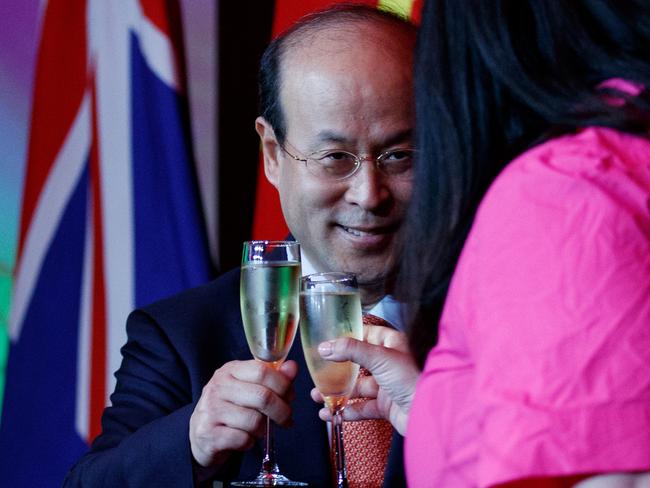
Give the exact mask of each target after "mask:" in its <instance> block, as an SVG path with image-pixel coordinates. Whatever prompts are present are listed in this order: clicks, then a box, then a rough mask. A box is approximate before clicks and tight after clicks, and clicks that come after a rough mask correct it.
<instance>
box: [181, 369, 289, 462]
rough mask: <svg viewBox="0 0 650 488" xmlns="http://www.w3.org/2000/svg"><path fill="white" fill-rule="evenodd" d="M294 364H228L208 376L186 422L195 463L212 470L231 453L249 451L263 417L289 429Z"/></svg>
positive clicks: (262, 430) (262, 431) (260, 433)
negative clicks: (276, 367)
mask: <svg viewBox="0 0 650 488" xmlns="http://www.w3.org/2000/svg"><path fill="white" fill-rule="evenodd" d="M297 371H298V368H297V365H296V363H295V361H287V362H285V363H284V364H282V366H281V367H280V368H279V370H277V371H276V370H274V369H272V368H270V367H268V366H265V365H264V364H263V363H260V362H259V361H255V360H249V361H231V362H229V363H226V364H224V365H223V366H222V367H221V368H219V369H218V370H216V371H215V372H214V375H212V378H211V379H210V381H209V382H208V383H207V384H206V385H205V386H204V387H203V391H202V393H201V398H200V399H199V401H198V403H197V405H196V408H195V409H194V412H193V413H192V417H191V418H190V445H191V448H192V455H193V456H194V459H195V461H196V462H197V463H198V464H199V465H200V466H203V467H217V466H220V465H221V464H223V463H224V462H225V460H226V459H227V457H228V456H229V454H230V453H231V452H232V451H245V450H247V449H250V448H251V447H252V446H253V445H254V443H255V440H256V439H258V438H262V437H263V436H264V434H265V431H266V418H265V416H267V415H268V417H269V418H270V419H271V420H272V421H274V422H275V423H276V424H278V425H282V426H289V425H290V424H291V422H292V420H291V408H290V407H289V402H290V401H291V400H292V398H293V388H292V384H293V380H294V378H295V377H296V373H297Z"/></svg>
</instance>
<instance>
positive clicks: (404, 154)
mask: <svg viewBox="0 0 650 488" xmlns="http://www.w3.org/2000/svg"><path fill="white" fill-rule="evenodd" d="M412 158H413V151H412V150H410V149H398V150H396V151H391V152H389V153H386V157H385V158H384V160H385V161H389V162H399V161H410V160H411V159H412Z"/></svg>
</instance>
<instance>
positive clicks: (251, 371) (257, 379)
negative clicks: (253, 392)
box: [228, 361, 297, 396]
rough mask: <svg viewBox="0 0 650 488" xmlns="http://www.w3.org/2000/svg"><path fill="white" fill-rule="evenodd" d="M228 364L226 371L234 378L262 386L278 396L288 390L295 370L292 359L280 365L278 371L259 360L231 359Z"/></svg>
mask: <svg viewBox="0 0 650 488" xmlns="http://www.w3.org/2000/svg"><path fill="white" fill-rule="evenodd" d="M230 365H231V366H230V368H229V371H228V372H229V373H230V375H231V376H232V377H233V378H234V379H236V380H238V381H243V382H246V383H251V384H254V385H260V386H264V387H266V388H268V389H270V390H272V391H273V392H274V393H276V394H278V395H280V396H283V395H284V394H285V393H286V392H287V391H289V387H290V386H291V383H292V381H293V378H294V377H295V375H296V372H297V366H296V364H295V362H294V361H290V362H288V363H287V364H286V365H282V366H283V367H281V369H280V371H276V370H274V369H273V368H271V367H269V366H266V365H265V364H263V363H261V362H259V361H233V362H232V363H230Z"/></svg>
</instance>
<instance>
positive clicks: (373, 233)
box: [341, 225, 386, 237]
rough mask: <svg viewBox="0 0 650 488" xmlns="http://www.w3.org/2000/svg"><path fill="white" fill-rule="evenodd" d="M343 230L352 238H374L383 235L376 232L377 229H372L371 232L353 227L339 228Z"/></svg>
mask: <svg viewBox="0 0 650 488" xmlns="http://www.w3.org/2000/svg"><path fill="white" fill-rule="evenodd" d="M341 227H342V228H343V230H344V231H345V232H347V233H349V234H352V235H353V236H357V237H365V236H376V235H378V234H385V233H386V232H385V231H378V230H377V229H372V230H362V229H355V228H353V227H346V226H344V225H342V226H341Z"/></svg>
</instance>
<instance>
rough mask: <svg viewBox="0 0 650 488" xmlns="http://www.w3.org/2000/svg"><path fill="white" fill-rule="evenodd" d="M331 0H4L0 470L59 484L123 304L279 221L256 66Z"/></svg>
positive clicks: (194, 278) (410, 7) (203, 271)
mask: <svg viewBox="0 0 650 488" xmlns="http://www.w3.org/2000/svg"><path fill="white" fill-rule="evenodd" d="M331 3H335V2H332V1H325V0H276V1H273V0H255V1H249V2H234V1H219V0H216V1H215V0H119V1H118V0H113V1H111V0H107V1H105V2H86V1H84V0H49V1H45V0H1V1H0V47H1V49H0V408H1V409H2V417H1V420H0V484H3V482H8V484H7V486H54V485H56V486H58V485H59V484H60V482H61V480H62V478H63V476H64V474H65V471H66V470H67V468H68V467H69V466H70V465H71V463H72V462H73V461H74V459H76V458H78V457H79V455H80V454H81V453H82V452H83V451H84V450H85V449H86V448H87V445H88V443H89V442H90V441H91V440H92V438H93V437H94V436H95V435H96V434H97V433H98V429H99V416H100V415H101V409H102V408H103V406H104V405H105V404H106V402H107V401H108V395H109V393H110V390H111V388H112V381H113V380H112V373H113V371H114V369H115V367H116V365H117V364H119V346H120V345H121V343H122V342H123V339H124V337H125V336H124V330H123V326H124V323H125V320H126V314H127V313H128V311H129V310H131V309H132V308H133V307H135V306H139V305H144V304H146V303H148V302H150V301H153V300H155V299H158V298H162V297H163V296H166V295H169V294H171V293H174V292H176V291H178V290H180V289H183V288H187V287H189V286H194V285H197V284H200V283H202V282H205V281H207V280H209V279H212V278H214V277H215V276H216V275H217V274H219V273H220V272H222V271H225V270H227V269H230V268H232V267H234V266H237V265H238V264H239V259H240V252H241V242H242V241H243V240H246V239H250V238H266V239H275V238H283V237H284V236H286V233H287V229H286V226H285V225H284V222H283V220H282V217H281V215H280V209H279V203H278V201H277V197H276V195H275V191H274V190H273V189H272V188H271V187H270V186H269V185H268V183H266V181H265V180H264V179H263V178H262V179H260V178H259V177H258V175H259V174H260V173H259V143H258V139H257V135H256V133H255V131H254V119H255V117H256V116H257V85H256V83H257V67H258V62H259V58H260V55H261V53H262V51H263V49H264V47H265V46H266V44H267V43H268V41H269V40H270V39H271V37H272V36H273V35H276V34H277V33H279V32H281V31H282V30H284V29H285V28H286V27H287V26H289V25H290V24H291V23H292V22H293V21H295V20H296V19H297V18H299V17H300V16H302V15H303V14H305V13H307V12H309V11H313V10H316V9H319V8H322V7H324V6H327V5H329V4H331ZM363 3H367V4H370V5H374V6H377V7H378V8H387V9H391V10H395V11H397V12H400V13H402V14H404V15H407V16H413V17H414V18H415V20H417V13H418V12H419V8H420V4H421V1H420V0H415V1H414V0H387V1H381V0H367V1H364V2H363ZM121 29H122V30H121ZM122 34H124V37H122ZM121 43H122V44H121ZM120 46H122V47H123V48H124V49H121V48H120ZM139 63H140V64H139ZM122 75H123V76H122ZM120 76H122V78H120ZM122 102H124V103H122ZM122 105H124V106H125V107H126V108H125V109H124V111H125V112H124V113H125V114H126V115H127V118H125V119H123V120H122V119H119V117H118V116H119V110H118V108H119V106H122ZM113 114H118V115H115V116H114V115H113ZM122 115H124V114H122ZM120 137H122V138H123V139H124V140H122V139H120ZM80 141H81V142H80ZM170 141H171V142H170ZM120 151H122V152H120ZM120 154H122V155H124V157H121V156H120ZM75 155H76V156H75ZM75 161H77V162H75ZM77 163H78V164H77ZM124 168H126V169H124ZM113 173H115V175H113ZM125 182H126V183H125ZM151 202H155V204H152V203H151ZM188 202H189V203H188ZM163 229H164V230H163ZM143 236H144V237H143ZM123 241H124V242H123ZM152 250H155V251H152ZM141 263H144V264H141ZM116 270H117V271H116ZM124 276H126V277H127V278H124ZM68 302H69V303H68ZM84 412H85V413H84ZM53 426H54V427H53ZM19 452H24V453H23V454H19ZM35 454H37V456H36V457H34V456H35ZM35 465H36V466H37V470H36V473H37V474H35V471H34V469H33V468H34V466H35ZM30 471H31V473H30Z"/></svg>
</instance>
